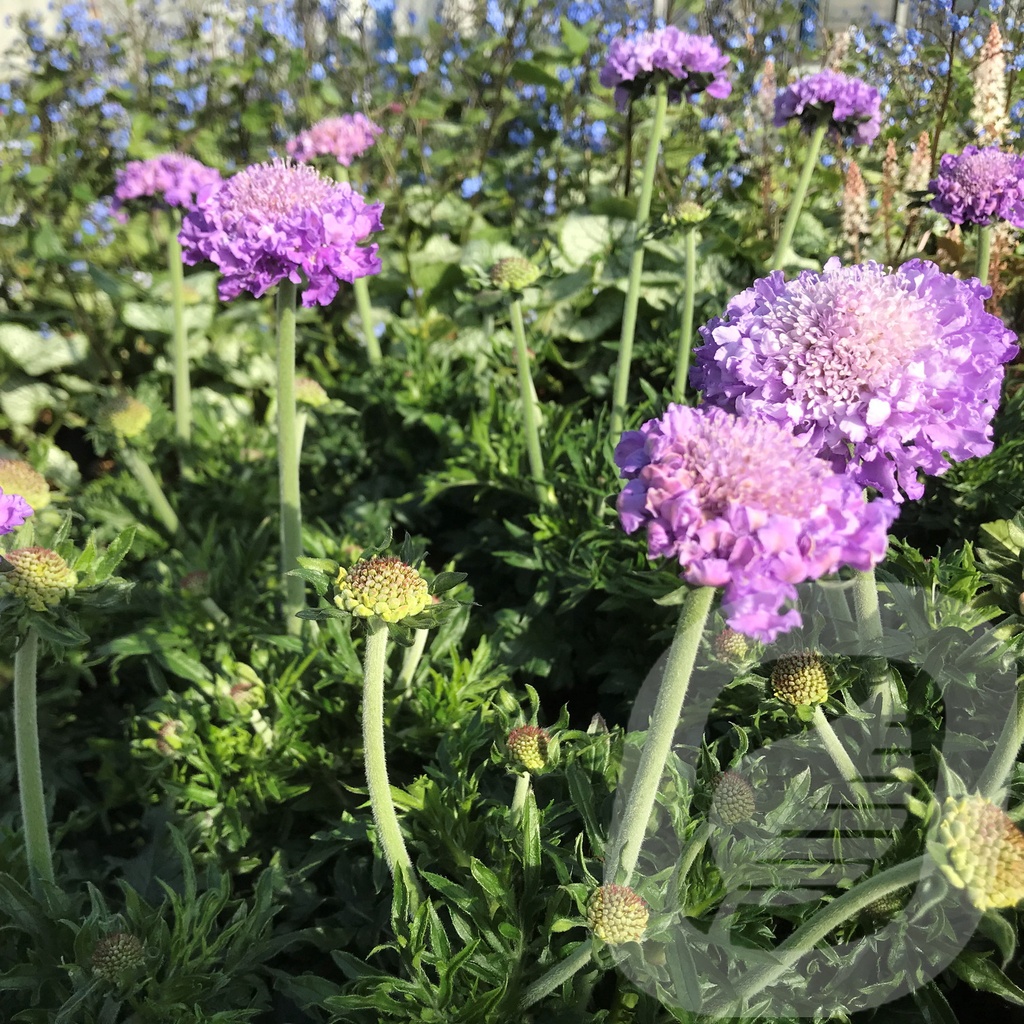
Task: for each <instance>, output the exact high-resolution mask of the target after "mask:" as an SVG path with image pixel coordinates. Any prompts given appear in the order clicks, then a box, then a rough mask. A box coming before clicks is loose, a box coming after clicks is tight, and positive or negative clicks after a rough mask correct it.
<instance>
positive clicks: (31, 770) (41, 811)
mask: <svg viewBox="0 0 1024 1024" xmlns="http://www.w3.org/2000/svg"><path fill="white" fill-rule="evenodd" d="M38 660H39V636H38V634H37V633H36V631H35V630H34V629H29V630H28V632H27V633H26V634H25V638H24V640H23V641H22V643H21V646H20V647H19V648H18V650H17V652H16V653H15V655H14V748H15V757H16V759H17V762H18V793H19V795H20V797H21V820H22V824H23V827H24V829H25V853H26V855H27V857H28V869H29V878H30V879H31V882H32V890H33V892H35V893H36V895H39V883H40V882H49V883H50V884H51V885H52V884H53V881H54V878H53V854H52V853H51V852H50V836H49V828H48V826H47V823H46V798H45V797H44V796H43V769H42V762H41V760H40V758H39V725H38V722H37V719H36V699H37V698H36V666H37V664H38Z"/></svg>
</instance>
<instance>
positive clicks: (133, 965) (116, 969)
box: [92, 932, 146, 981]
mask: <svg viewBox="0 0 1024 1024" xmlns="http://www.w3.org/2000/svg"><path fill="white" fill-rule="evenodd" d="M145 962H146V947H145V946H143V944H142V940H141V939H140V938H139V937H138V936H137V935H132V934H130V933H129V932H114V933H113V934H112V935H106V936H104V937H103V938H102V939H100V940H99V942H97V943H96V948H95V949H94V950H93V954H92V969H93V971H95V972H96V974H97V975H98V976H99V977H101V978H103V979H104V980H105V981H117V980H118V979H119V978H120V977H121V976H122V975H124V974H127V973H128V972H129V971H134V970H136V969H138V968H139V967H141V966H142V965H143V964H144V963H145Z"/></svg>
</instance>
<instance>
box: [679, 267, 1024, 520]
mask: <svg viewBox="0 0 1024 1024" xmlns="http://www.w3.org/2000/svg"><path fill="white" fill-rule="evenodd" d="M988 294H989V290H988V288H985V287H983V286H982V285H981V283H980V282H979V281H977V280H975V279H973V278H972V279H970V280H967V281H961V280H959V279H957V278H955V277H954V276H953V275H952V274H944V273H942V271H940V270H939V268H938V267H937V266H936V265H935V264H934V263H928V262H925V261H921V260H911V261H909V262H908V263H904V264H903V266H901V267H900V268H899V270H897V271H895V272H890V271H889V270H888V269H887V268H886V267H884V266H882V265H881V264H878V263H864V264H859V265H856V266H850V267H843V266H842V265H841V264H840V262H839V260H837V259H831V260H829V261H828V263H826V264H825V269H824V271H823V272H822V273H820V274H819V273H816V272H813V271H804V272H803V273H801V274H800V275H799V276H798V277H796V278H795V279H793V280H792V281H787V280H786V279H785V276H784V275H783V274H782V273H781V272H778V271H776V272H775V273H772V274H769V275H768V276H767V277H765V278H762V279H761V280H760V281H756V282H755V283H754V285H753V286H752V287H751V288H748V289H747V290H746V291H744V292H741V293H740V294H739V295H737V296H736V297H735V298H734V299H732V301H731V302H730V303H729V305H728V306H727V307H726V309H725V313H724V315H723V316H722V317H721V318H716V319H714V320H711V321H710V322H709V323H708V324H707V326H705V327H702V328H701V335H702V337H703V339H704V344H703V345H702V346H701V347H700V348H699V349H698V350H697V352H696V355H695V360H694V368H693V371H692V373H691V376H690V380H691V382H692V384H693V386H694V387H695V388H697V389H699V390H701V391H703V393H704V400H705V402H708V403H709V404H711V405H716V406H720V407H722V408H725V409H729V410H730V411H733V412H736V413H739V414H740V415H742V416H755V417H758V418H760V419H765V420H772V421H774V422H776V423H779V424H780V425H782V426H785V427H786V428H787V429H790V430H793V431H795V433H796V434H797V435H798V436H799V438H800V441H801V442H802V443H803V444H805V445H806V446H807V447H808V449H809V450H810V451H811V452H813V453H815V454H818V455H821V456H822V457H824V458H827V459H828V460H829V461H830V462H831V463H832V464H833V466H834V467H835V468H836V469H837V470H844V471H848V472H850V473H851V474H852V475H853V477H854V479H856V480H857V482H858V483H860V484H861V485H862V486H869V487H874V488H876V489H877V490H878V491H880V492H881V494H882V495H883V496H885V497H886V498H890V499H892V500H893V501H896V502H900V501H902V500H903V494H906V495H907V496H908V497H910V498H919V497H921V495H922V494H923V493H924V485H923V483H921V481H920V480H918V470H924V472H925V473H927V474H930V475H932V476H939V475H941V474H942V473H944V472H946V470H947V469H948V468H949V462H947V457H948V458H949V459H950V460H952V461H953V462H959V461H961V460H963V459H968V458H972V457H974V456H977V455H986V454H988V452H990V451H991V450H992V440H991V435H992V429H991V422H992V417H993V415H994V414H995V410H996V407H997V406H998V404H999V396H1000V386H1001V384H1002V379H1003V368H1002V364H1003V363H1005V362H1007V361H1008V360H1010V359H1011V358H1013V356H1014V355H1015V354H1016V352H1017V346H1016V344H1015V338H1014V335H1013V334H1012V333H1011V332H1010V331H1008V330H1007V329H1006V327H1005V326H1004V325H1003V323H1002V321H1001V320H999V319H998V318H997V317H994V316H992V315H991V314H989V313H986V312H985V307H984V299H985V297H986V296H987V295H988ZM901 492H902V493H901Z"/></svg>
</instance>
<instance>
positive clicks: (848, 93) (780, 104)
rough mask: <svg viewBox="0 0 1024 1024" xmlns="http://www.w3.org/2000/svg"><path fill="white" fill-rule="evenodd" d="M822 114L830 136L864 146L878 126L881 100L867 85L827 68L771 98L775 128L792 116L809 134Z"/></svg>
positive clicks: (879, 125)
mask: <svg viewBox="0 0 1024 1024" xmlns="http://www.w3.org/2000/svg"><path fill="white" fill-rule="evenodd" d="M825 114H828V117H829V122H830V131H831V133H832V134H833V135H838V136H840V137H841V138H852V139H853V141H854V142H856V143H857V145H859V146H866V145H868V144H869V143H871V142H874V140H875V139H876V137H877V136H878V132H879V131H880V129H881V126H882V115H881V97H880V96H879V93H878V90H877V89H875V88H874V87H873V86H870V85H868V84H867V82H862V81H861V80H860V79H859V78H853V77H852V76H850V75H844V74H843V73H842V72H841V71H829V70H827V69H826V70H825V71H816V72H815V73H814V74H813V75H807V76H806V77H805V78H801V79H799V80H798V81H796V82H794V83H793V84H792V85H788V86H786V88H785V89H783V90H781V92H779V94H778V95H777V96H776V97H775V127H776V128H781V127H782V126H783V125H784V124H785V123H786V122H787V121H791V120H792V119H793V118H794V117H795V118H799V120H800V123H801V125H803V127H804V128H805V129H807V130H808V131H810V130H811V129H812V128H813V127H814V126H815V125H816V124H817V123H818V118H819V117H821V116H824V115H825Z"/></svg>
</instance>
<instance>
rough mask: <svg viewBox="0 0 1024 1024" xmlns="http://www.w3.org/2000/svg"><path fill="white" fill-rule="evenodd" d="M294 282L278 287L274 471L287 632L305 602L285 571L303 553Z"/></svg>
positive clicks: (294, 629)
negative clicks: (275, 471) (296, 400)
mask: <svg viewBox="0 0 1024 1024" xmlns="http://www.w3.org/2000/svg"><path fill="white" fill-rule="evenodd" d="M295 293H296V289H295V285H294V284H292V282H291V281H287V280H285V281H282V282H281V283H280V284H279V285H278V288H277V472H278V484H279V494H280V507H281V574H282V578H283V580H284V604H283V609H282V610H283V612H284V621H285V628H286V629H287V630H288V632H289V633H296V634H297V633H298V632H299V631H300V630H301V628H302V621H301V619H297V618H296V617H295V616H296V614H297V613H298V612H299V610H300V609H301V608H302V606H303V604H304V603H305V590H304V587H303V584H302V580H301V579H300V578H299V577H298V576H287V575H285V573H287V572H289V571H290V570H291V569H294V568H295V567H296V564H297V561H298V559H299V558H300V557H301V556H302V503H301V502H302V499H301V496H300V493H299V449H298V444H297V443H296V438H297V434H298V427H297V416H296V408H295Z"/></svg>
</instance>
